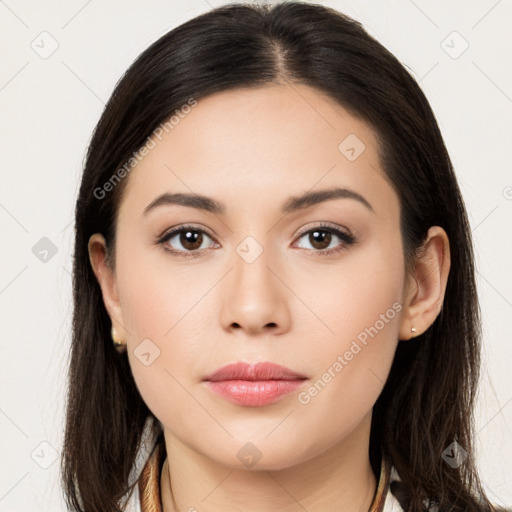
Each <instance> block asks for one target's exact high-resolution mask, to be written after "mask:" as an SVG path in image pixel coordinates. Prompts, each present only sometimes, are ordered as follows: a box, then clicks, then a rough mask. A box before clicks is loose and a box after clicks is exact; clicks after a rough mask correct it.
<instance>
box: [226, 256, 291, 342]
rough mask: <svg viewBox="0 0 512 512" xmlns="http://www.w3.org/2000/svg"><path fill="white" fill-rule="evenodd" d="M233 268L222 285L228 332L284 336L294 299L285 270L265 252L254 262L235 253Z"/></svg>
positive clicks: (288, 325) (289, 321) (288, 324)
mask: <svg viewBox="0 0 512 512" xmlns="http://www.w3.org/2000/svg"><path fill="white" fill-rule="evenodd" d="M232 263H233V268H232V270H231V272H229V274H228V275H227V276H226V278H225V279H224V280H223V282H222V290H221V301H222V304H221V323H222V327H223V328H224V329H226V330H228V331H236V330H238V331H243V332H245V333H246V334H248V335H252V336H254V335H258V334H274V335H277V334H282V333H284V332H286V331H287V330H288V329H289V328H290V323H291V318H290V310H289V304H288V299H289V297H290V296H291V295H292V294H291V292H290V290H288V288H287V287H286V285H285V284H283V281H284V282H286V278H285V276H284V272H283V271H282V270H280V269H281V268H282V267H281V266H280V265H279V263H278V262H276V259H275V258H274V259H273V261H271V258H270V253H268V252H267V251H265V250H263V252H262V253H261V254H259V256H258V257H256V259H254V261H251V259H250V258H245V257H242V256H240V255H239V254H238V253H236V254H235V255H234V257H233V259H232Z"/></svg>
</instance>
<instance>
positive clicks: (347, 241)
mask: <svg viewBox="0 0 512 512" xmlns="http://www.w3.org/2000/svg"><path fill="white" fill-rule="evenodd" d="M184 231H193V232H195V233H203V234H206V235H207V236H209V237H210V238H211V239H212V240H214V238H213V236H212V235H210V234H209V233H208V232H207V231H205V230H204V229H200V228H197V227H195V226H193V225H189V224H184V225H183V226H180V227H179V228H175V229H172V230H171V231H168V232H167V233H165V234H163V235H162V236H161V237H159V238H158V240H157V241H156V242H155V243H156V244H159V245H162V246H163V247H164V250H166V251H167V252H170V253H171V254H173V255H176V256H180V257H182V258H197V257H199V256H201V255H202V253H203V251H205V250H206V249H200V250H195V251H178V250H176V249H171V248H169V246H168V244H167V242H168V241H169V240H170V239H171V238H173V237H174V236H175V235H177V234H180V233H182V232H184ZM314 231H324V232H327V233H331V234H333V235H336V236H337V237H338V238H339V239H341V240H342V241H343V243H342V244H341V245H340V246H338V247H336V248H334V249H323V250H314V249H306V250H307V251H312V252H314V253H315V255H320V256H322V255H330V254H334V253H338V252H341V251H343V250H345V249H346V248H347V247H348V246H349V245H352V244H355V243H356V238H355V237H354V236H353V235H351V234H349V233H345V232H344V231H341V230H340V229H338V228H336V227H334V226H332V225H331V224H325V223H322V224H320V225H318V226H314V227H313V228H309V229H307V230H305V231H303V232H302V233H299V235H297V239H300V238H302V237H303V236H304V235H308V234H310V233H312V232H314ZM214 241H215V240H214ZM217 243H218V242H217Z"/></svg>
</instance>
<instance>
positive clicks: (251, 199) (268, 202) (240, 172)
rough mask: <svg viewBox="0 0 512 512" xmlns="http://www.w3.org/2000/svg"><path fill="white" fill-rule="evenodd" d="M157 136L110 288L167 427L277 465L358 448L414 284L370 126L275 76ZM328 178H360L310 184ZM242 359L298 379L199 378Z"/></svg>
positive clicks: (206, 445)
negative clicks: (409, 282)
mask: <svg viewBox="0 0 512 512" xmlns="http://www.w3.org/2000/svg"><path fill="white" fill-rule="evenodd" d="M158 133H159V137H153V141H154V144H151V147H152V149H149V150H148V152H147V155H146V156H145V157H144V158H143V159H142V161H141V162H140V163H138V164H137V165H136V166H135V168H134V169H133V170H132V171H131V173H130V175H129V178H128V183H127V188H126V191H125V192H126V194H125V195H124V196H123V200H122V203H121V205H120V210H119V216H118V224H117V235H116V236H117V239H116V259H115V287H116V293H117V296H118V300H119V318H117V320H118V321H119V324H120V325H122V327H123V328H124V332H123V331H121V332H122V334H123V337H125V338H126V341H127V347H128V357H129V362H130V365H131V368H132V371H133V375H134V378H135V381H136V383H137V386H138V388H139V390H140V393H141V395H142V397H143V399H144V401H145V402H146V403H147V405H148V407H149V408H150V409H151V411H152V412H153V413H154V415H155V416H156V417H157V418H158V419H159V420H160V421H161V422H162V424H163V425H164V428H165V435H166V442H169V443H174V444H176V445H181V446H186V447H187V449H191V450H193V451H194V452H196V453H198V454H201V455H203V456H207V457H209V458H210V459H213V460H215V461H217V462H219V463H221V464H223V465H225V466H228V467H243V465H244V464H245V465H246V466H247V467H249V466H248V462H247V461H248V460H249V459H248V458H247V456H249V458H251V460H257V459H259V460H258V468H267V469H279V468H285V467H289V466H291V465H293V464H297V463H299V462H301V461H305V460H308V459H311V458H313V457H315V456H317V455H320V454H321V453H323V452H325V451H326V450H327V449H328V448H333V447H334V446H335V445H338V446H341V445H343V444H344V445H345V447H346V449H347V450H348V449H350V448H349V445H350V443H349V441H350V440H351V439H352V440H353V439H355V438H356V436H362V438H367V437H368V434H369V427H370V423H369V422H370V419H371V411H372V407H373V405H374V403H375V401H376V400H377V397H378V395H379V393H380V392H381V390H382V388H383V386H384V383H385V381H386V379H387V376H388V373H389V369H390V366H391V363H392V360H393V356H394V352H395V348H396V345H397V340H398V338H399V331H400V325H401V321H402V316H403V312H401V305H402V300H403V298H404V297H403V293H404V289H405V288H404V279H405V275H404V261H403V255H402V241H401V235H400V225H399V201H398V197H397V195H396V193H395V191H394V190H393V188H392V187H391V186H390V184H389V182H388V181H387V180H386V178H385V174H384V172H383V170H382V169H381V166H380V162H379V158H378V154H377V143H376V138H375V136H374V134H373V132H372V131H371V129H370V128H369V126H368V125H367V124H366V123H364V122H362V121H360V120H358V119H356V118H355V117H353V116H351V115H349V113H348V112H347V111H346V110H345V109H343V108H342V107H340V106H339V105H338V104H336V103H335V102H334V101H333V100H331V99H330V98H328V97H327V96H325V95H323V94H321V93H319V92H318V91H316V90H315V89H312V88H309V87H307V86H304V85H294V86H293V87H292V86H285V85H276V86H266V87H263V88H260V89H244V90H233V91H227V92H222V93H217V94H214V95H211V96H209V97H207V98H205V99H201V100H200V101H199V102H198V104H197V105H196V106H195V107H193V108H191V109H190V112H189V113H188V114H186V115H183V116H182V118H180V121H179V123H178V124H176V125H175V126H174V128H173V129H172V130H168V133H166V132H165V130H164V131H162V130H161V131H159V132H158ZM334 189H341V190H344V189H345V190H347V191H349V192H345V193H341V194H340V195H338V196H332V197H330V198H329V199H327V200H318V201H317V200H315V199H314V198H315V197H316V198H317V199H322V197H321V195H320V196H316V194H319V193H320V192H322V191H329V190H331V191H332V190H334ZM164 194H168V195H169V196H167V198H166V197H165V196H164V197H163V198H162V195H164ZM172 194H184V195H187V197H190V202H192V200H194V198H195V203H196V204H197V205H199V204H200V202H199V200H198V199H197V196H205V197H208V198H209V201H210V202H209V203H208V204H210V205H211V204H213V202H215V203H218V204H220V205H221V208H219V209H217V210H213V211H208V210H207V209H203V208H198V207H194V206H193V205H188V206H187V205H184V204H173V203H172V201H170V200H169V198H170V195H172ZM306 194H307V195H309V194H313V196H312V197H313V199H312V200H308V199H305V200H303V201H301V200H299V198H300V197H301V196H303V195H306ZM158 198H160V200H159V201H157V202H156V203H155V201H156V200H157V199H158ZM324 199H325V198H324ZM150 205H152V206H150ZM185 225H186V226H187V229H186V230H185V231H184V232H182V233H181V235H180V233H178V234H174V235H172V236H171V237H167V238H166V237H165V235H166V234H167V233H168V232H169V231H170V230H171V228H172V229H176V228H179V227H182V226H185ZM332 229H334V230H336V229H338V230H339V231H340V232H341V235H339V234H337V233H336V231H332ZM187 231H188V232H189V234H188V235H187ZM171 251H175V252H171ZM322 251H330V252H324V253H322ZM187 256H188V257H187ZM236 362H246V363H256V362H271V363H275V364H278V365H281V366H284V367H286V368H288V369H290V370H291V371H292V372H295V374H298V375H300V376H302V377H303V379H302V380H295V381H294V382H293V383H292V384H291V385H290V383H289V382H288V383H283V382H281V384H277V385H276V387H277V388H279V389H284V390H286V391H287V392H285V393H284V394H282V395H279V394H275V393H276V389H275V387H273V386H272V385H269V384H268V383H267V384H261V387H259V388H258V389H259V390H260V391H259V392H258V389H254V388H255V386H258V385H254V384H250V383H249V384H248V383H247V382H245V383H244V382H239V383H234V384H233V382H231V383H229V382H224V383H223V384H216V385H212V384H211V383H209V382H208V381H206V380H205V378H206V377H208V376H209V375H211V374H212V373H213V372H214V371H216V370H217V369H219V368H220V367H222V366H224V365H227V364H230V363H236ZM304 377H305V378H304ZM274 384H275V383H274ZM287 385H289V386H288V387H287ZM280 386H282V387H280ZM219 389H221V390H222V389H223V390H224V392H225V393H227V395H226V394H225V395H222V394H219V393H217V392H216V391H215V390H219ZM263 389H266V390H267V391H266V392H265V391H261V390H263ZM245 391H247V394H246V395H244V393H245ZM244 397H245V398H244ZM244 400H246V401H245V402H244Z"/></svg>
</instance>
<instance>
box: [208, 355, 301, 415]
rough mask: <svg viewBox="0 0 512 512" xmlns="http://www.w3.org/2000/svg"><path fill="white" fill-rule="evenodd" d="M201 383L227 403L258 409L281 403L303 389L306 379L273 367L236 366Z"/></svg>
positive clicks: (297, 374) (210, 376) (225, 368)
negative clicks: (280, 401)
mask: <svg viewBox="0 0 512 512" xmlns="http://www.w3.org/2000/svg"><path fill="white" fill-rule="evenodd" d="M203 380H204V381H205V384H206V385H207V387H208V389H210V390H211V391H213V392H214V393H216V394H217V395H220V396H221V397H223V398H225V399H226V400H228V401H230V402H233V403H236V404H238V405H244V406H249V407H260V406H263V405H269V404H271V403H274V402H276V401H278V400H281V399H282V398H284V397H285V396H286V395H288V394H289V393H291V392H293V391H295V390H296V389H297V388H298V387H300V386H302V384H303V383H304V381H306V380H307V377H306V376H304V375H302V374H299V373H296V372H294V371H292V370H290V369H289V368H286V367H284V366H281V365H277V364H274V363H253V364H250V363H244V362H238V363H234V364H228V365H226V366H223V367H221V368H219V369H218V370H216V371H215V372H213V373H212V374H210V375H208V376H207V377H205V378H204V379H203Z"/></svg>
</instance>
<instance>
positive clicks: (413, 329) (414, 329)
mask: <svg viewBox="0 0 512 512" xmlns="http://www.w3.org/2000/svg"><path fill="white" fill-rule="evenodd" d="M411 332H412V335H413V336H416V327H411Z"/></svg>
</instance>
